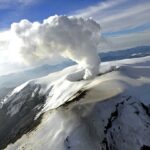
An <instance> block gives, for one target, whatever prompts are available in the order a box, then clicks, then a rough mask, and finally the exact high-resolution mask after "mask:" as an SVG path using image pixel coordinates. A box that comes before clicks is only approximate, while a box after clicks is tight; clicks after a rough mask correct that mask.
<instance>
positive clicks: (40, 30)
mask: <svg viewBox="0 0 150 150" xmlns="http://www.w3.org/2000/svg"><path fill="white" fill-rule="evenodd" d="M11 33H12V34H13V41H12V42H13V44H12V45H16V48H17V51H18V52H19V53H20V54H21V57H22V58H23V60H24V62H25V63H26V64H36V63H38V62H40V61H44V60H45V59H51V58H52V57H54V56H56V55H61V56H63V57H65V58H69V59H71V60H73V61H75V62H76V63H78V64H79V65H80V66H81V67H82V68H83V69H84V70H85V71H84V72H85V73H84V76H83V78H84V79H89V78H93V77H95V76H96V75H97V74H98V73H99V64H100V58H99V56H98V53H97V49H98V45H99V44H100V41H101V40H100V25H99V24H98V23H97V22H95V21H94V20H92V19H84V18H76V17H67V16H57V15H55V16H51V17H49V18H48V19H45V20H43V22H42V23H40V22H33V23H32V22H30V21H28V20H21V21H20V22H19V23H13V24H12V25H11ZM10 47H11V46H10Z"/></svg>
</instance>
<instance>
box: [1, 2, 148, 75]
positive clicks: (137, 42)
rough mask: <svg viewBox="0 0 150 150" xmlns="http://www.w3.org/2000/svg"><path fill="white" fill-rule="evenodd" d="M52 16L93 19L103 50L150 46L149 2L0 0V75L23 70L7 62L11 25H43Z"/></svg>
mask: <svg viewBox="0 0 150 150" xmlns="http://www.w3.org/2000/svg"><path fill="white" fill-rule="evenodd" d="M55 14H58V15H75V16H78V17H80V16H81V17H92V18H94V19H95V20H96V21H97V22H99V23H100V25H101V32H102V35H103V36H104V37H105V38H106V39H107V41H110V43H111V46H110V45H109V44H108V45H109V46H108V45H107V44H102V49H103V50H115V49H124V48H128V47H134V46H141V45H150V0H13V1H12V0H0V74H4V73H6V72H8V70H13V69H14V68H15V69H20V68H22V67H23V66H22V65H21V64H14V63H13V62H11V61H9V60H11V58H12V56H11V55H10V52H9V51H8V50H7V47H8V41H7V38H8V37H9V32H8V31H9V28H10V25H11V23H13V22H19V21H20V20H21V19H28V20H30V21H39V22H42V20H43V19H45V18H47V17H49V16H51V15H55ZM108 43H109V42H108ZM14 66H15V67H14ZM8 68H9V69H8Z"/></svg>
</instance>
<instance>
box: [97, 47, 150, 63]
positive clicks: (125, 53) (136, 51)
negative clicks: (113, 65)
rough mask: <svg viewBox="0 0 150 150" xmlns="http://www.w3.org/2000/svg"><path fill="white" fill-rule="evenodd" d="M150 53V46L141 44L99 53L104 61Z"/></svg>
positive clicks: (142, 55)
mask: <svg viewBox="0 0 150 150" xmlns="http://www.w3.org/2000/svg"><path fill="white" fill-rule="evenodd" d="M148 55H150V46H140V47H134V48H129V49H124V50H117V51H111V52H106V53H101V54H99V56H100V58H101V60H102V61H112V60H121V59H127V58H138V57H144V56H148Z"/></svg>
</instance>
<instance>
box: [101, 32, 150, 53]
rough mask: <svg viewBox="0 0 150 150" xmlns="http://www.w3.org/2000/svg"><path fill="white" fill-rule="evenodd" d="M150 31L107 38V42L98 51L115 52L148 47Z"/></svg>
mask: <svg viewBox="0 0 150 150" xmlns="http://www.w3.org/2000/svg"><path fill="white" fill-rule="evenodd" d="M149 37H150V30H146V31H144V32H138V33H130V34H123V35H117V36H108V37H107V38H106V41H107V42H105V43H104V42H103V43H102V44H101V45H100V47H99V51H104V52H106V51H116V50H123V49H127V48H131V47H137V46H148V45H150V38H149Z"/></svg>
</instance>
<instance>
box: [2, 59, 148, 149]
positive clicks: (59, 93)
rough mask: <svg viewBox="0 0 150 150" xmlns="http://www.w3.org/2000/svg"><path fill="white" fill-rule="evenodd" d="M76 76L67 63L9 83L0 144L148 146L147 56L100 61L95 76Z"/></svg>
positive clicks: (21, 146)
mask: <svg viewBox="0 0 150 150" xmlns="http://www.w3.org/2000/svg"><path fill="white" fill-rule="evenodd" d="M82 77H83V71H82V70H81V69H80V68H78V66H72V67H69V68H67V69H64V70H62V71H60V72H57V73H53V74H50V75H48V76H46V77H43V78H39V79H35V80H31V81H28V82H26V83H24V84H23V85H21V86H19V87H17V88H16V89H14V90H13V91H12V93H11V94H10V95H8V96H7V97H5V99H3V100H2V103H1V109H0V149H2V148H6V147H7V148H6V149H8V150H16V149H18V150H19V149H33V150H43V147H44V149H51V150H66V149H71V150H84V149H85V150H99V149H101V150H115V149H118V150H130V149H131V150H133V149H134V150H139V149H143V150H144V148H146V147H148V146H150V144H149V143H150V108H149V107H148V106H146V105H147V104H149V103H150V100H149V98H150V93H149V91H150V57H149V56H148V57H143V58H136V59H131V60H130V59H126V60H120V61H112V62H106V63H102V65H101V67H100V75H99V76H97V77H96V78H95V79H91V80H82ZM14 142H15V143H14ZM10 143H14V144H10ZM7 145H8V146H7Z"/></svg>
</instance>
